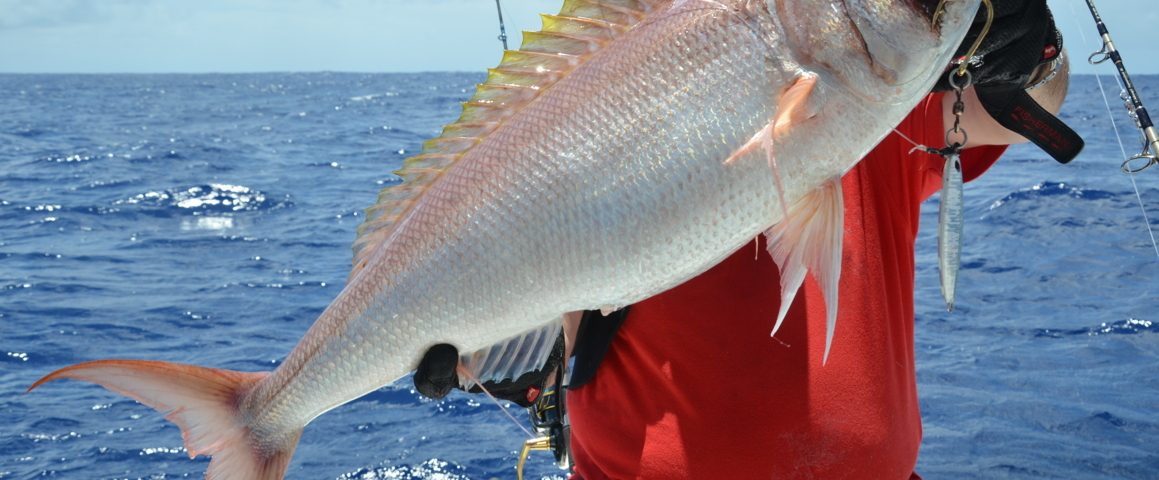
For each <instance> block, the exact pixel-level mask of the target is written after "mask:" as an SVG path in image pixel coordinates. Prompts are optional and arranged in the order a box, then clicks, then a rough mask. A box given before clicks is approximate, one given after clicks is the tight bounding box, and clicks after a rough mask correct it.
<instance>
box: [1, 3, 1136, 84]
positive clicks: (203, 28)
mask: <svg viewBox="0 0 1159 480" xmlns="http://www.w3.org/2000/svg"><path fill="white" fill-rule="evenodd" d="M999 1H1001V0H999ZM501 2H502V5H503V15H504V20H505V23H506V26H507V33H508V37H509V38H508V42H509V44H510V46H511V48H517V46H518V45H519V42H520V34H519V32H520V31H522V30H538V29H539V20H538V18H537V14H538V13H540V12H552V13H554V12H557V11H558V10H559V5H560V4H561V3H562V1H561V0H501ZM1049 4H1050V5H1051V8H1052V10H1053V11H1054V13H1055V17H1056V20H1057V23H1058V25H1059V28H1060V29H1061V30H1062V31H1063V35H1064V38H1065V39H1066V45H1067V47H1068V48H1067V49H1068V51H1069V52H1070V53H1071V55H1072V62H1071V65H1072V69H1073V70H1074V71H1075V72H1077V73H1093V72H1095V71H1096V70H1095V68H1098V70H1097V71H1098V72H1099V73H1104V74H1112V73H1114V67H1113V66H1111V65H1110V64H1109V63H1108V64H1105V65H1103V66H1100V67H1092V66H1090V65H1088V64H1087V62H1086V57H1087V56H1088V55H1089V54H1090V53H1092V52H1094V51H1095V50H1098V48H1099V46H1100V45H1101V43H1100V42H1099V41H1098V39H1097V32H1096V30H1095V26H1094V22H1093V21H1092V20H1091V17H1090V13H1089V12H1088V11H1087V9H1086V3H1085V1H1084V0H1049ZM1097 6H1098V8H1099V13H1100V14H1101V15H1102V17H1103V20H1104V21H1105V22H1106V24H1107V27H1108V28H1109V29H1110V32H1111V36H1112V37H1113V38H1114V41H1115V45H1116V47H1118V49H1119V51H1120V52H1121V53H1122V55H1123V58H1124V61H1125V62H1126V65H1127V68H1128V70H1129V71H1130V72H1131V73H1132V74H1148V73H1150V74H1155V73H1159V55H1156V48H1157V47H1159V36H1156V35H1155V33H1154V32H1156V31H1159V8H1157V6H1159V5H1157V4H1156V3H1155V0H1098V5H1097ZM497 35H498V19H497V15H496V11H495V2H494V1H493V0H197V1H180V0H0V73H123V72H128V73H168V72H183V73H184V72H189V73H201V72H269V71H355V72H418V71H483V70H484V69H486V68H488V67H491V66H494V65H495V64H496V63H498V60H499V56H500V54H501V47H500V43H499V41H498V40H497V39H496V37H497ZM1084 36H1085V39H1084Z"/></svg>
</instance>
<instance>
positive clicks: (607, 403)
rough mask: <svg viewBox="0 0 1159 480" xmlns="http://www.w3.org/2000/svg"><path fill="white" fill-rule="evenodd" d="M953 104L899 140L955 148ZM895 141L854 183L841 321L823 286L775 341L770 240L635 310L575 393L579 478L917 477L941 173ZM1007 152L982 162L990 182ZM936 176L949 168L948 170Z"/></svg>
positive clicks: (807, 293) (845, 184) (977, 159)
mask: <svg viewBox="0 0 1159 480" xmlns="http://www.w3.org/2000/svg"><path fill="white" fill-rule="evenodd" d="M941 118H942V110H941V101H940V96H937V95H932V96H930V97H929V98H927V99H926V100H925V101H923V103H922V104H921V105H919V106H918V107H917V108H916V109H915V110H914V112H913V113H911V115H910V116H909V117H907V118H906V119H905V121H903V122H902V123H901V125H900V126H899V130H900V131H902V132H903V133H905V135H906V136H908V137H910V138H912V139H914V140H915V141H917V142H923V143H926V144H929V145H936V143H935V142H941V141H942V139H943V133H944V130H943V129H942V121H941ZM912 147H913V145H912V144H910V143H909V142H908V141H906V140H903V139H902V138H901V137H899V136H898V135H896V134H891V135H889V136H888V137H886V138H885V140H883V141H882V142H881V144H880V145H878V146H877V147H876V148H875V149H874V150H873V152H871V153H870V154H869V155H867V156H866V158H865V159H864V160H863V161H862V162H860V163H859V164H858V165H857V166H856V167H854V168H853V170H851V171H850V172H849V174H847V175H846V176H845V177H844V178H843V179H842V189H843V195H844V199H845V209H846V210H845V240H844V250H843V252H842V255H843V257H842V277H841V281H840V286H839V289H840V299H839V307H838V322H837V329H836V333H835V338H834V342H833V348H832V352H831V355H830V358H829V361H828V363H827V364H826V365H822V364H821V357H822V352H823V351H824V348H825V347H824V344H825V306H824V300H823V298H822V295H821V293H820V289H819V288H818V286H817V284H816V282H815V281H814V280H813V279H812V277H809V278H808V279H807V280H806V282H805V285H804V286H803V287H802V290H801V292H800V293H798V295H797V297H796V300H795V301H794V303H793V305H792V306H791V308H790V310H789V315H788V317H787V318H786V320H785V323H784V325H783V326H782V328H781V330H780V331H778V332H777V335H776V336H775V337H770V336H769V332H770V331H771V329H772V326H773V323H774V321H775V320H776V316H777V311H778V308H779V307H780V277H779V273H778V270H777V267H776V265H775V264H774V263H773V261H772V259H771V257H770V256H769V254H768V253H767V252H766V251H765V245H764V241H763V239H761V240H758V241H757V242H756V244H755V245H754V244H751V243H750V244H749V245H747V246H744V247H742V248H740V249H739V250H738V251H737V252H736V253H735V254H733V255H732V256H730V257H729V258H727V259H726V260H724V261H723V262H722V263H721V264H719V265H717V266H716V267H713V268H712V269H710V270H708V271H707V272H705V273H704V274H701V275H700V276H698V277H696V278H693V279H691V280H689V281H687V282H685V283H684V284H682V285H680V286H677V287H676V288H673V289H672V290H669V291H668V292H665V293H662V294H660V295H657V296H655V297H652V298H650V299H648V300H645V301H643V302H640V303H638V304H636V305H633V306H632V307H631V310H630V311H629V313H628V316H627V319H626V320H625V322H624V324H623V326H622V327H621V328H620V331H619V332H618V333H617V336H616V337H615V339H614V340H613V343H612V345H611V348H610V349H609V351H608V353H607V356H606V357H605V358H604V361H603V363H602V364H601V365H600V367H599V368H598V370H597V371H596V374H595V376H594V377H593V379H592V380H591V381H590V382H589V383H588V384H586V385H584V386H583V387H580V388H577V389H574V390H572V391H571V392H570V393H569V395H568V397H567V398H568V406H569V414H570V421H571V425H572V448H573V455H574V456H573V460H574V465H575V468H576V472H577V476H578V477H580V478H585V479H603V478H665V479H678V478H895V479H901V478H909V477H910V475H911V473H912V472H913V468H914V465H915V463H916V461H917V454H918V446H919V444H920V442H921V418H920V414H919V409H918V395H917V385H916V378H915V374H914V355H913V351H914V346H913V338H914V337H913V318H914V316H913V292H914V239H915V238H916V235H917V228H918V219H919V212H920V204H921V202H922V200H923V199H925V198H926V197H927V196H928V195H929V191H928V190H929V189H928V186H929V185H939V186H940V180H939V179H938V177H940V174H941V164H940V162H939V161H938V160H939V159H937V158H935V157H932V156H930V155H928V154H925V153H921V152H915V153H912V154H911V153H910V150H911V148H912ZM1000 153H1001V149H984V150H978V151H976V152H969V153H967V154H964V155H963V157H964V159H965V161H966V164H967V165H969V167H968V172H969V175H970V176H971V178H972V177H975V176H977V174H978V173H980V171H981V170H984V169H985V168H987V167H988V166H989V165H991V164H993V162H994V161H995V160H996V159H997V156H998V154H1000ZM935 167H936V168H935Z"/></svg>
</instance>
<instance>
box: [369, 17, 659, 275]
mask: <svg viewBox="0 0 1159 480" xmlns="http://www.w3.org/2000/svg"><path fill="white" fill-rule="evenodd" d="M670 3H671V0H564V2H563V5H562V6H561V7H560V11H559V13H558V14H556V15H541V19H542V21H543V26H542V28H541V29H540V30H539V31H536V32H524V34H523V44H522V45H521V46H520V47H519V50H507V51H505V52H504V53H503V58H502V60H501V61H500V62H499V65H497V66H496V67H495V68H492V69H490V70H488V75H487V80H486V81H484V82H483V83H481V84H479V85H477V87H476V89H475V94H474V95H473V96H472V97H471V98H470V99H469V100H467V101H466V102H464V103H463V112H462V114H461V115H460V116H459V118H458V120H456V121H455V122H453V123H451V124H448V125H447V126H446V127H444V128H443V132H442V134H441V135H439V136H438V137H437V138H434V139H431V140H428V141H427V142H425V143H424V144H423V148H422V151H421V152H420V153H419V154H418V155H415V156H413V157H410V158H408V159H406V160H405V161H404V163H403V168H402V169H400V170H397V171H395V172H394V173H395V174H396V175H398V176H399V177H401V178H402V184H399V185H394V186H390V187H387V188H385V189H383V190H382V191H381V192H380V193H379V195H378V200H377V201H376V202H375V204H374V205H372V206H371V207H370V208H368V209H366V220H365V221H363V223H362V225H360V226H359V227H358V237H357V238H356V239H355V240H354V245H353V247H352V248H353V250H354V258H353V265H352V268H351V271H350V275H349V278H354V276H355V275H357V274H358V272H359V271H361V270H362V269H364V268H365V267H366V265H368V264H369V259H370V256H372V255H373V254H374V251H375V250H377V247H378V246H379V245H381V244H383V243H385V242H386V240H387V238H389V237H390V235H391V233H392V232H393V231H394V225H395V224H397V223H398V222H399V221H400V220H401V219H402V218H404V217H406V216H407V214H408V213H409V212H410V211H411V209H412V208H413V207H414V206H415V205H416V204H418V203H419V202H420V199H421V198H422V196H423V193H425V192H426V191H427V189H428V188H429V187H430V186H431V185H433V184H434V183H435V182H436V181H437V180H438V179H439V178H440V177H441V176H442V174H443V172H445V171H447V169H449V168H450V167H451V166H453V165H454V164H455V163H457V162H458V161H459V160H461V159H462V158H463V157H464V156H465V155H466V154H467V152H468V151H470V150H471V149H472V148H474V147H475V146H476V145H478V144H480V143H481V142H483V140H484V139H485V138H486V137H487V136H488V135H490V134H491V132H493V131H495V130H496V129H498V128H499V127H500V126H502V125H503V123H504V122H505V121H506V120H507V119H508V118H511V117H512V116H514V115H515V113H516V112H518V111H520V110H521V109H523V108H524V107H525V106H527V105H528V104H530V103H531V102H533V101H534V100H535V99H536V98H538V97H539V95H540V94H541V93H542V92H544V91H546V90H548V89H549V88H551V87H552V86H553V85H554V84H555V83H556V82H558V81H559V80H560V79H561V78H564V77H566V76H568V75H569V74H571V73H572V72H573V71H574V70H575V69H576V68H577V67H578V66H580V65H582V64H583V63H585V62H587V61H588V60H589V59H591V57H592V56H593V55H596V54H597V53H598V52H599V51H600V50H601V49H603V48H604V46H606V45H607V44H609V43H611V42H612V41H613V40H615V39H616V38H618V37H620V36H621V35H623V34H624V33H625V32H628V31H630V30H632V29H633V28H635V27H636V26H637V25H639V24H641V23H642V22H644V21H645V19H646V18H648V17H649V16H650V15H654V14H656V13H657V12H661V11H663V10H664V9H665V8H666V7H667V6H668V5H669V4H670Z"/></svg>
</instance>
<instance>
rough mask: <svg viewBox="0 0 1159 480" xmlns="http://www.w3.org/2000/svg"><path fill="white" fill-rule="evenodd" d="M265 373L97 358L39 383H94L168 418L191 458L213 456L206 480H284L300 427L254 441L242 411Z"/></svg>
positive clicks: (73, 366)
mask: <svg viewBox="0 0 1159 480" xmlns="http://www.w3.org/2000/svg"><path fill="white" fill-rule="evenodd" d="M267 375H268V373H266V372H256V373H246V372H235V371H230V370H219V369H213V368H203V367H197V366H193V365H184V364H177V363H167V362H154V361H144V360H98V361H94V362H86V363H80V364H77V365H72V366H69V367H65V368H62V369H60V370H57V371H55V372H52V373H50V374H48V375H46V376H45V377H44V378H41V379H40V380H37V381H36V383H34V384H32V386H31V387H28V391H32V390H33V389H36V388H37V387H39V386H41V385H43V384H44V383H46V382H49V381H52V380H57V379H62V378H70V379H73V380H81V381H85V382H90V383H95V384H97V385H100V386H102V387H105V388H106V389H108V390H110V391H113V392H116V393H119V394H121V395H124V396H127V397H129V398H132V399H134V400H136V401H138V402H141V403H143V404H145V405H147V406H149V407H152V408H154V409H156V410H157V411H159V412H162V413H164V414H165V418H166V419H167V420H169V421H171V422H173V423H174V424H176V425H177V426H178V427H180V428H181V436H182V439H183V440H184V441H185V449H186V450H187V451H188V452H189V457H190V458H193V457H196V456H198V455H209V456H211V457H212V460H211V461H210V463H209V470H208V471H207V472H206V473H205V478H206V479H207V480H243V479H261V480H278V479H281V478H282V477H283V476H284V474H285V472H286V467H287V466H288V465H289V463H290V457H291V456H292V455H293V453H294V448H295V447H297V445H298V438H299V437H300V436H301V433H302V431H301V430H300V429H299V430H297V431H294V432H292V433H290V434H289V435H286V436H285V437H282V438H279V439H277V441H276V444H273V445H272V444H271V443H270V442H269V441H268V440H267V439H261V440H263V441H260V442H259V441H257V440H258V439H255V438H251V433H250V429H249V428H248V426H247V425H246V424H245V420H244V418H243V416H242V415H241V413H240V412H239V410H238V405H239V404H240V403H241V402H240V399H241V397H242V396H243V395H245V393H246V392H248V391H249V390H250V388H252V387H253V385H254V384H256V383H257V382H259V381H261V380H262V379H263V378H265V377H266V376H267Z"/></svg>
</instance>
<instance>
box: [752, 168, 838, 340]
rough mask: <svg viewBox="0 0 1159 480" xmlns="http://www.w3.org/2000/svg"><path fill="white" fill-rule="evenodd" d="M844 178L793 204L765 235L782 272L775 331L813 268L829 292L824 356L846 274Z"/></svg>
mask: <svg viewBox="0 0 1159 480" xmlns="http://www.w3.org/2000/svg"><path fill="white" fill-rule="evenodd" d="M844 227H845V206H844V200H843V198H842V196H841V179H840V178H833V179H831V180H829V181H828V182H825V183H824V184H822V185H821V186H819V187H817V188H816V189H814V190H813V191H812V192H809V194H808V195H806V196H805V197H804V198H802V199H801V200H800V201H798V202H797V203H795V204H793V206H792V207H790V208H789V212H788V215H787V216H786V217H785V218H784V219H783V220H781V222H780V223H778V224H776V225H774V226H773V227H772V228H770V229H769V230H768V231H767V232H765V236H766V238H767V239H768V245H769V247H768V248H769V253H770V254H772V256H773V260H774V261H775V262H776V263H777V266H778V267H779V268H780V270H781V308H780V312H778V313H777V323H776V324H775V325H774V326H773V331H772V335H775V334H776V333H777V330H778V329H779V328H781V322H783V321H784V320H785V315H786V314H787V313H788V312H789V306H790V305H791V304H792V303H793V299H794V298H795V297H796V296H797V291H798V289H800V288H801V284H802V283H804V281H805V273H806V272H807V271H811V272H812V273H813V277H814V278H816V279H817V283H818V284H819V285H820V286H821V293H822V294H823V295H824V296H825V314H826V322H825V355H824V357H823V359H822V362H825V361H828V359H829V347H830V346H831V345H832V344H833V330H834V328H835V327H836V326H837V284H838V281H839V280H840V278H841V246H842V239H843V236H844V232H845V228H844Z"/></svg>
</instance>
